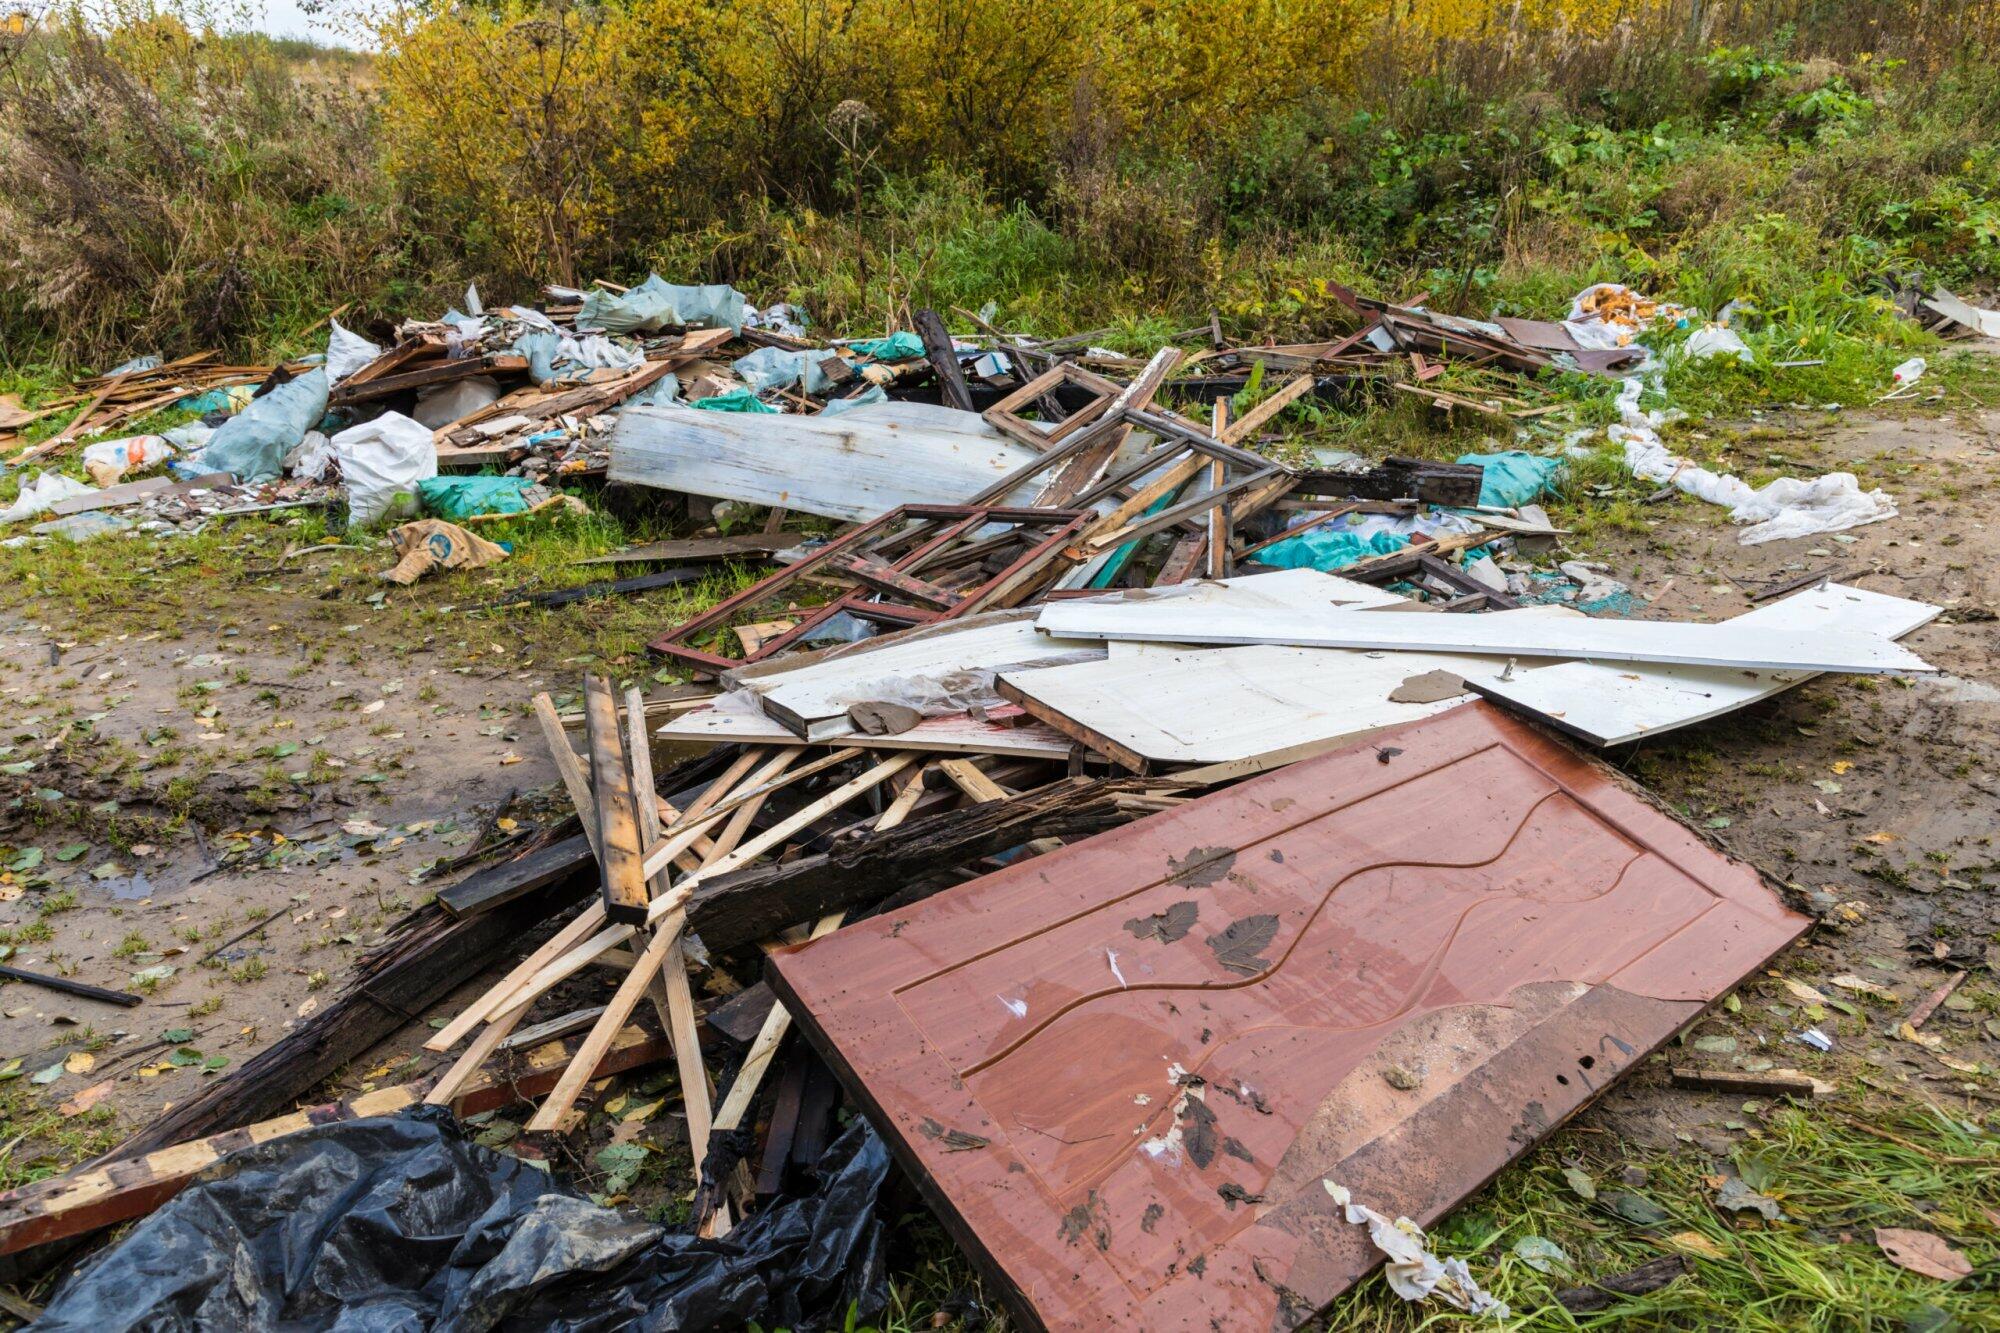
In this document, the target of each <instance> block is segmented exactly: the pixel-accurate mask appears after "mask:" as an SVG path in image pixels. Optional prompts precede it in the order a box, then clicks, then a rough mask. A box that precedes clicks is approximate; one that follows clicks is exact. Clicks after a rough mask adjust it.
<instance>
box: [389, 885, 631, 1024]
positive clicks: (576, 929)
mask: <svg viewBox="0 0 2000 1333" xmlns="http://www.w3.org/2000/svg"><path fill="white" fill-rule="evenodd" d="M603 928H604V907H603V905H602V904H601V903H592V904H590V905H589V906H588V907H585V908H584V909H583V911H582V912H581V913H579V914H578V915H577V916H576V917H575V918H573V919H572V920H571V921H570V923H569V924H568V925H566V926H564V927H563V928H562V929H561V930H559V931H557V932H556V933H555V934H553V935H551V936H550V937H549V938H548V940H547V941H546V942H545V943H544V944H543V945H542V946H541V947H540V948H539V949H536V950H535V951H534V952H533V953H531V954H529V955H528V956H527V957H526V958H523V959H522V960H521V961H520V962H519V963H517V964H515V966H514V968H513V970H512V971H510V972H509V973H507V975H506V976H504V977H502V978H500V980H499V981H497V982H495V983H494V984H493V985H492V986H491V987H489V988H488V989H487V991H486V993H485V994H483V995H481V996H480V997H479V998H478V999H476V1000H474V1001H473V1002H472V1003H471V1004H469V1005H467V1006H466V1008H465V1010H464V1011H463V1012H462V1013H460V1014H459V1016H458V1017H457V1018H454V1019H453V1020H452V1021H451V1022H449V1023H447V1024H445V1026H444V1027H443V1028H442V1029H440V1030H439V1032H438V1034H437V1035H436V1036H435V1037H432V1038H431V1039H430V1040H429V1041H427V1042H425V1043H424V1049H425V1050H427V1051H448V1050H450V1049H451V1048H452V1047H454V1046H456V1045H458V1043H459V1041H460V1040H461V1039H463V1038H464V1036H465V1034H466V1033H468V1032H470V1031H472V1029H473V1028H475V1027H477V1026H478V1025H479V1024H480V1022H481V1021H482V1020H484V1019H485V1018H486V1016H487V1015H488V1014H491V1013H492V1012H493V1011H494V1009H495V1008H496V1007H498V1005H499V1004H500V1002H501V1001H503V1000H505V999H506V998H507V997H508V996H509V995H512V994H513V993H514V992H515V991H517V990H519V989H520V988H521V985H522V983H524V982H526V981H527V980H528V979H529V978H530V977H532V976H534V975H535V974H536V973H537V972H539V971H541V969H542V968H543V967H544V966H546V965H547V964H549V963H550V962H553V961H554V960H555V959H557V958H560V957H562V956H563V954H565V953H567V952H568V951H569V950H570V948H571V947H573V946H574V945H575V944H576V943H577V942H578V941H580V940H584V939H588V938H589V937H590V936H591V935H593V934H595V933H596V932H597V931H599V930H601V929H603Z"/></svg>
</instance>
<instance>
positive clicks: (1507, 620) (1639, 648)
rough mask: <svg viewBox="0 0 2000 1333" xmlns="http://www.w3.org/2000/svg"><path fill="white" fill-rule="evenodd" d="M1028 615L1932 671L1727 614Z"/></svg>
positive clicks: (1080, 621) (1774, 665)
mask: <svg viewBox="0 0 2000 1333" xmlns="http://www.w3.org/2000/svg"><path fill="white" fill-rule="evenodd" d="M1035 623H1036V625H1037V626H1038V627H1039V628H1040V629H1042V630H1043V631H1044V632H1046V633H1049V634H1052V635H1060V636H1063V637H1065V638H1072V639H1136V640H1141V641H1146V640H1150V641H1153V642H1158V643H1220V644H1235V643H1243V644H1249V643H1268V644H1285V645H1290V646H1292V647H1297V648H1363V649H1380V650H1383V651H1390V652H1445V653H1493V654H1500V655H1505V656H1509V657H1564V658H1582V659H1587V660H1597V661H1626V662H1667V663H1677V664H1683V665H1690V666H1726V667H1738V668H1743V669H1750V670H1791V671H1843V672H1851V673H1856V674H1862V675H1872V674H1892V673H1898V672H1917V671H1933V670H1936V668H1934V667H1932V666H1931V665H1930V664H1929V663H1928V662H1925V661H1924V660H1923V659H1922V658H1920V657H1918V656H1917V655H1916V654H1915V653H1912V652H1909V651H1908V650H1907V649H1904V648H1901V647H1899V646H1898V645H1896V644H1895V643H1893V642H1891V641H1890V640H1888V639H1886V638H1882V637H1880V636H1878V635H1870V634H1857V633H1840V632H1835V631H1831V630H1827V631H1821V630H1811V631H1801V630H1786V629H1766V628H1763V627H1760V626H1757V625H1738V624H1735V623H1732V622H1727V621H1725V622H1723V623H1721V624H1688V623H1682V622H1677V621H1660V620H1614V619H1592V618H1589V617H1585V618H1582V619H1570V618H1567V617H1565V618H1561V619H1550V618H1544V617H1537V616H1524V615H1523V614H1522V613H1521V612H1520V611H1494V612H1489V613H1487V614H1483V615H1414V614H1402V613H1390V612H1383V613H1375V612H1366V611H1279V610H1263V609H1256V608H1236V607H1197V608H1192V609H1180V608H1176V607H1174V606H1172V605H1167V604H1149V603H1139V604H1108V603H1092V602H1080V603H1060V602H1058V603H1054V604H1052V605H1049V606H1045V607H1043V608H1042V612H1041V614H1040V615H1039V616H1038V617H1037V618H1036V621H1035Z"/></svg>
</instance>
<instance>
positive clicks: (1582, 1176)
mask: <svg viewBox="0 0 2000 1333" xmlns="http://www.w3.org/2000/svg"><path fill="white" fill-rule="evenodd" d="M1563 1179H1564V1180H1566V1181H1568V1182H1569V1187H1570V1189H1571V1190H1573V1191H1575V1193H1576V1197H1577V1198H1579V1199H1595V1198H1596V1197H1597V1185H1596V1183H1595V1182H1593V1181H1592V1180H1591V1178H1590V1173H1589V1172H1587V1171H1585V1170H1584V1169H1583V1168H1582V1167H1580V1166H1566V1167H1564V1168H1563Z"/></svg>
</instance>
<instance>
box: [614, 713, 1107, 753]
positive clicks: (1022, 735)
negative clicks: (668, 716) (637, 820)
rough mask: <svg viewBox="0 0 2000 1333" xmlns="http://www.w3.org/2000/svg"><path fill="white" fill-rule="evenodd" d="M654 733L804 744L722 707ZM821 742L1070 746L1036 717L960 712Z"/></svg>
mask: <svg viewBox="0 0 2000 1333" xmlns="http://www.w3.org/2000/svg"><path fill="white" fill-rule="evenodd" d="M653 734H654V735H655V736H658V737H659V738H660V739H661V740H663V741H677V742H682V743H686V744H697V745H702V744H708V745H720V744H722V743H724V742H726V741H741V742H743V743H745V744H749V745H802V744H804V743H805V742H803V741H801V740H800V739H799V738H798V737H797V736H794V735H793V734H792V733H791V732H789V731H787V730H785V728H784V727H782V726H780V725H779V724H778V723H776V722H774V721H772V720H771V719H770V718H768V717H764V716H763V715H761V714H758V713H747V712H738V711H735V710H731V709H726V708H694V709H689V710H688V711H687V712H686V713H683V714H682V715H681V716H679V717H677V718H675V719H674V720H673V721H671V722H669V723H667V724H666V725H665V726H663V727H661V728H660V729H659V730H658V731H656V732H654V733H653ZM820 743H822V744H825V745H827V746H828V747H832V746H836V745H840V746H845V745H854V746H860V747H862V748H863V749H875V750H922V751H927V752H931V753H936V754H996V755H1019V756H1025V757H1027V758H1032V759H1061V758H1064V757H1065V756H1067V755H1068V754H1069V752H1070V749H1071V746H1072V742H1071V741H1070V739H1069V738H1068V737H1066V736H1064V735H1063V734H1062V733H1061V732H1059V731H1057V730H1056V729H1055V728H1054V727H1050V726H1047V725H1045V724H1043V723H1040V722H1031V723H1027V724H1025V725H1022V726H1005V727H1003V726H997V725H995V724H993V723H990V722H977V721H974V720H973V719H972V718H971V717H969V716H967V715H966V714H964V713H958V714H954V715H952V716H950V717H933V718H926V719H925V720H924V721H922V722H919V723H918V724H917V725H916V726H915V727H912V728H911V729H910V730H908V731H905V732H902V733H901V734H899V735H895V736H856V735H843V736H838V737H835V738H834V739H832V740H830V741H826V742H820Z"/></svg>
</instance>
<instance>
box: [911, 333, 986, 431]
mask: <svg viewBox="0 0 2000 1333" xmlns="http://www.w3.org/2000/svg"><path fill="white" fill-rule="evenodd" d="M910 322H911V323H912V324H913V325H915V326H916V331H917V336H918V337H919V338H922V339H923V340H924V356H925V357H926V358H927V359H928V360H929V361H930V363H931V369H932V370H933V371H934V372H936V374H937V380H938V397H939V399H940V400H941V401H942V402H943V403H944V405H945V406H946V407H955V408H957V409H958V410H959V411H961V412H970V411H972V410H973V407H972V390H971V389H969V388H968V387H966V383H965V372H964V371H963V370H961V369H960V368H959V364H958V353H957V352H955V351H954V350H952V345H951V334H950V333H949V332H947V331H946V329H945V326H944V319H943V318H942V317H941V316H940V315H939V314H938V312H937V311H935V310H931V309H929V308H925V309H922V310H918V311H917V312H915V314H913V315H912V316H911V318H910Z"/></svg>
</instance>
